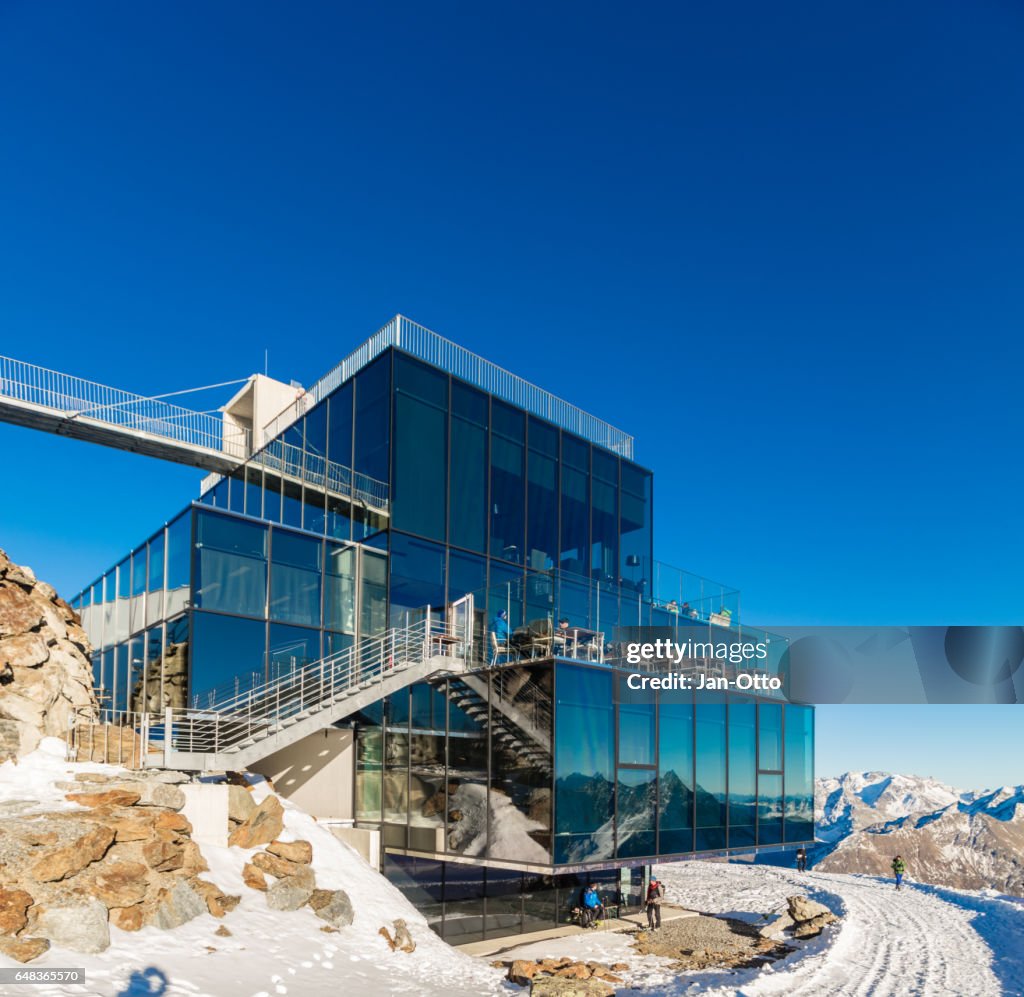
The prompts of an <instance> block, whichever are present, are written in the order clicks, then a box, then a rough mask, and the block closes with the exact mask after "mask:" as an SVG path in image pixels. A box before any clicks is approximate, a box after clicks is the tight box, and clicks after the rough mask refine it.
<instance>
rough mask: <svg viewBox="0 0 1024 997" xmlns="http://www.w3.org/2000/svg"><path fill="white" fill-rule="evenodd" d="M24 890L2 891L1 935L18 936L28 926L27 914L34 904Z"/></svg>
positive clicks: (0, 899)
mask: <svg viewBox="0 0 1024 997" xmlns="http://www.w3.org/2000/svg"><path fill="white" fill-rule="evenodd" d="M33 902H34V901H33V900H32V897H31V896H30V895H29V894H28V893H26V892H25V891H24V890H4V889H0V935H16V934H17V933H18V932H19V931H21V929H22V928H24V927H25V925H26V924H28V915H27V914H26V913H25V912H26V911H27V910H28V909H29V907H31V906H32V904H33Z"/></svg>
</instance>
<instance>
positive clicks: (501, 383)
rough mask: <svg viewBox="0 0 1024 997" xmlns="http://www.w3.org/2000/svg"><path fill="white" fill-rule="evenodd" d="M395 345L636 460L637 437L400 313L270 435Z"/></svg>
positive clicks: (284, 415) (270, 426)
mask: <svg viewBox="0 0 1024 997" xmlns="http://www.w3.org/2000/svg"><path fill="white" fill-rule="evenodd" d="M392 346H394V347H396V348H398V349H400V350H403V351H405V352H406V353H409V354H411V355H412V356H414V357H418V358H419V359H420V360H424V361H426V362H427V363H429V364H432V365H433V366H435V367H440V368H441V369H442V370H445V371H447V372H448V373H449V374H452V375H454V376H455V377H458V378H461V379H462V380H463V381H467V382H469V383H470V384H473V385H475V386H476V387H478V388H481V389H482V390H484V391H488V392H490V393H491V394H493V395H495V396H496V397H498V398H501V399H502V400H504V401H507V402H511V403H512V404H513V405H518V406H519V407H520V408H524V409H526V411H528V412H531V413H532V414H533V415H537V416H540V417H541V418H542V419H547V420H548V421H549V422H553V423H554V424H555V425H557V426H560V427H561V428H562V429H566V430H568V431H569V432H571V433H576V434H577V435H578V436H582V437H583V438H584V439H586V440H590V442H592V443H596V444H598V445H599V446H602V447H606V448H607V449H609V450H611V451H613V452H615V453H617V454H621V455H622V456H623V457H626V458H627V459H629V460H632V459H633V437H632V436H630V435H629V434H628V433H624V432H623V431H622V430H621V429H616V428H615V427H614V426H612V425H610V424H609V423H607V422H605V421H604V420H602V419H598V418H597V417H596V416H593V415H590V414H589V413H587V412H584V411H583V410H582V409H580V408H577V407H576V406H575V405H572V404H570V403H569V402H567V401H565V400H564V399H562V398H559V397H558V396H557V395H553V394H552V393H551V392H550V391H545V390H544V389H543V388H539V387H537V385H535V384H531V383H530V382H529V381H527V380H525V379H524V378H522V377H519V376H518V375H517V374H513V373H511V372H510V371H507V370H505V369H504V368H503V367H499V366H498V365H497V364H494V363H491V361H490V360H485V359H484V358H483V357H481V356H478V355H477V354H475V353H472V352H470V351H469V350H467V349H466V348H465V347H463V346H459V345H458V344H457V343H453V342H452V341H451V340H450V339H445V338H444V337H443V336H439V335H438V334H437V333H436V332H431V330H430V329H427V328H425V327H424V326H422V325H419V324H418V323H416V322H413V321H411V320H410V319H407V318H406V317H405V316H404V315H396V316H395V317H394V318H393V319H391V321H390V322H388V323H386V324H385V325H384V326H383V327H382V328H381V329H379V330H378V331H377V332H376V333H374V334H373V335H372V336H371V337H370V338H369V339H368V340H367V341H366V342H365V343H363V344H362V345H361V346H359V347H358V348H357V349H355V350H354V351H353V352H352V353H350V354H349V355H348V356H347V357H345V359H344V360H342V361H341V363H339V364H338V365H337V366H335V367H333V368H332V369H331V370H330V371H328V372H327V373H326V374H325V375H324V376H323V377H321V378H320V380H319V381H317V382H316V384H314V385H313V386H312V387H311V388H310V389H309V390H308V391H306V392H305V393H304V394H303V395H301V396H300V397H299V398H297V399H296V400H295V401H294V402H293V403H292V404H291V405H290V406H288V408H286V409H285V410H284V411H283V412H281V413H279V414H278V415H277V416H276V417H275V418H274V419H271V421H270V422H268V423H267V425H266V427H265V429H264V432H265V434H266V436H267V437H276V436H279V435H280V434H281V433H283V432H284V431H285V430H286V429H287V428H288V427H289V426H291V425H293V424H294V423H295V422H296V421H297V420H298V419H300V418H301V417H302V416H303V415H305V413H306V412H308V411H309V410H310V409H311V408H313V407H314V406H315V405H317V404H319V403H320V402H321V401H323V400H324V398H326V397H327V396H328V395H329V394H330V393H331V392H332V391H334V390H335V388H337V387H339V386H340V385H342V384H343V383H344V382H345V381H347V380H348V379H349V378H350V377H352V376H353V375H355V374H356V373H357V372H358V371H360V370H362V369H363V368H364V367H366V366H367V365H368V364H369V363H371V362H372V361H373V360H375V359H376V358H377V357H378V356H380V355H381V354H382V353H383V352H384V351H385V350H387V349H388V348H390V347H392Z"/></svg>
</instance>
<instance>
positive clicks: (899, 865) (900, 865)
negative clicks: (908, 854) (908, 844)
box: [892, 855, 907, 890]
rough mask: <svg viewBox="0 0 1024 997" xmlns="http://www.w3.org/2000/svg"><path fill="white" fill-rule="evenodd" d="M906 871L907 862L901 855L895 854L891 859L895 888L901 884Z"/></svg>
mask: <svg viewBox="0 0 1024 997" xmlns="http://www.w3.org/2000/svg"><path fill="white" fill-rule="evenodd" d="M906 871H907V863H906V862H904V861H903V856H902V855H897V856H896V858H894V859H893V860H892V872H893V875H894V876H895V877H896V889H897V890H898V889H899V888H900V887H901V886H902V885H903V874H904V873H905V872H906Z"/></svg>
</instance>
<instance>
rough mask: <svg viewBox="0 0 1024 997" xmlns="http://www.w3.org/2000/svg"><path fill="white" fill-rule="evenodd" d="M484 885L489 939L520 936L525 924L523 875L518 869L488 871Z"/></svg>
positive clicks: (486, 924)
mask: <svg viewBox="0 0 1024 997" xmlns="http://www.w3.org/2000/svg"><path fill="white" fill-rule="evenodd" d="M485 879H486V882H485V883H484V893H485V895H486V897H487V918H486V920H485V922H484V933H485V934H486V936H487V937H488V938H502V937H504V936H505V935H514V934H518V933H519V932H520V931H521V930H522V923H523V875H522V873H521V872H519V871H518V870H516V869H488V870H487V873H486V876H485Z"/></svg>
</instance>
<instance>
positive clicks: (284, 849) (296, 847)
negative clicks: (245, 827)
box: [267, 841, 313, 865]
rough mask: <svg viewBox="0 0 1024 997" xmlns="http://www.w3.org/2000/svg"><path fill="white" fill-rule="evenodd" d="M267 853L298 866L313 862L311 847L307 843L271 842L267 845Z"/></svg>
mask: <svg viewBox="0 0 1024 997" xmlns="http://www.w3.org/2000/svg"><path fill="white" fill-rule="evenodd" d="M267 851H268V852H269V853H270V854H271V855H276V856H278V857H279V858H282V859H285V860H286V861H288V862H298V863H299V864H300V865H309V863H310V862H312V861H313V846H312V845H311V844H310V843H309V842H308V841H272V842H271V843H270V844H269V845H267Z"/></svg>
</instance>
